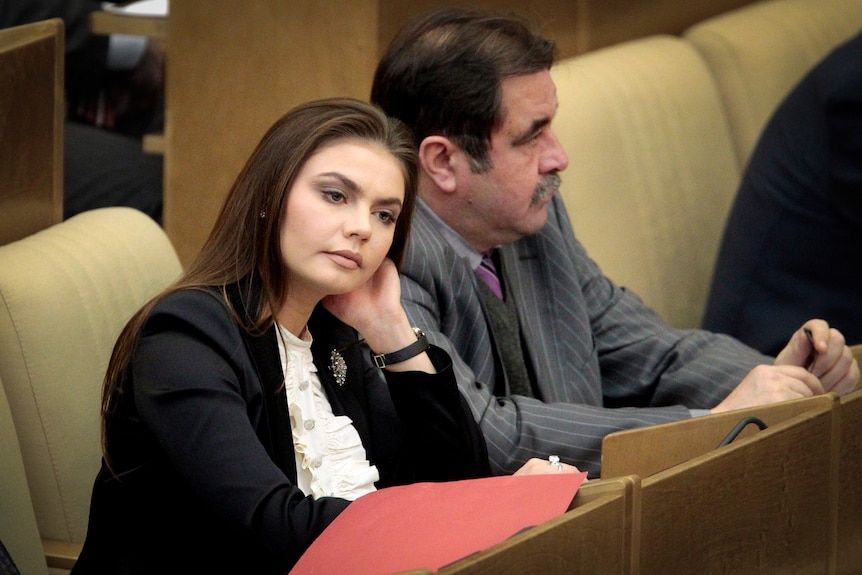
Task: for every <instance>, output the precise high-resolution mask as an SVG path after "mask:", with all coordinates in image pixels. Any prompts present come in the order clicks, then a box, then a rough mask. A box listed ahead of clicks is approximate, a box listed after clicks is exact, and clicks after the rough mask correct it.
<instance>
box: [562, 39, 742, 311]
mask: <svg viewBox="0 0 862 575" xmlns="http://www.w3.org/2000/svg"><path fill="white" fill-rule="evenodd" d="M552 74H553V77H554V80H555V82H556V85H557V97H558V99H559V110H558V114H557V118H556V119H555V120H554V130H555V133H556V134H557V137H558V138H559V139H560V141H561V143H562V145H563V147H564V148H565V149H566V151H567V152H568V155H569V167H568V169H567V170H566V171H565V172H563V174H562V177H563V183H562V188H561V191H562V195H563V198H564V200H565V202H566V206H567V208H568V210H569V215H570V216H571V219H572V225H573V227H574V230H575V234H576V235H577V236H578V238H579V239H580V240H581V242H583V244H584V245H585V246H586V248H587V250H588V251H589V253H590V255H591V256H592V257H593V258H594V259H595V260H596V261H597V262H598V263H599V265H600V266H601V267H602V269H603V270H604V271H605V273H606V274H607V275H608V276H609V277H610V278H611V279H613V280H615V281H616V282H617V283H619V284H621V285H623V286H626V287H628V288H631V289H632V290H633V291H635V292H636V293H637V294H638V295H640V296H641V297H642V298H643V299H644V300H645V301H646V303H647V304H648V305H650V306H651V307H652V308H653V309H655V310H656V311H657V312H658V313H659V314H660V315H661V316H662V317H663V318H664V319H665V320H666V321H668V322H669V323H670V324H672V325H675V326H679V327H696V326H698V325H700V319H701V315H702V313H703V308H704V305H705V302H706V295H707V289H708V287H709V282H710V279H711V275H712V269H713V264H714V261H715V257H716V253H717V251H718V242H719V239H720V236H721V232H722V229H723V228H724V222H725V218H726V216H727V212H728V211H729V209H730V204H731V201H732V199H733V195H734V193H735V192H736V187H737V185H738V181H739V177H740V174H739V169H738V167H737V164H736V158H735V155H734V150H733V145H732V143H731V139H730V132H729V129H728V125H727V118H726V116H725V114H724V108H723V107H722V104H721V100H720V98H719V95H718V91H717V90H716V88H715V84H714V83H713V81H712V78H711V77H710V75H709V70H708V69H707V67H706V65H705V63H704V61H703V59H702V58H701V57H700V55H699V54H698V53H697V52H696V51H695V49H694V48H693V47H692V46H691V45H690V44H689V43H687V42H685V41H683V40H682V39H680V38H677V37H672V36H652V37H648V38H645V39H641V40H635V41H630V42H626V43H623V44H618V45H616V46H612V47H609V48H605V49H602V50H598V51H595V52H591V53H587V54H585V55H582V56H577V57H574V58H571V59H567V60H564V61H562V62H560V63H558V64H557V65H556V66H555V67H554V68H553V69H552Z"/></svg>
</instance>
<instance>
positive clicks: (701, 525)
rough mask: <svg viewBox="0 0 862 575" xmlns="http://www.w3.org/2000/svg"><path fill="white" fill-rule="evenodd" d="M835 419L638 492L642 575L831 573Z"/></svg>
mask: <svg viewBox="0 0 862 575" xmlns="http://www.w3.org/2000/svg"><path fill="white" fill-rule="evenodd" d="M836 413H837V410H834V409H828V408H827V409H818V410H812V411H809V412H807V413H804V414H802V415H799V416H797V417H795V418H791V419H788V420H786V421H784V422H782V423H779V424H778V425H775V426H771V427H770V428H769V429H767V430H765V431H761V432H759V433H758V434H756V435H755V436H753V437H750V438H746V439H742V440H737V442H734V443H732V444H731V445H729V446H726V447H722V448H720V449H716V450H714V451H712V452H710V453H708V454H706V455H703V456H701V457H698V458H695V459H692V460H690V461H687V462H685V463H682V464H680V465H678V466H675V467H673V468H671V469H668V470H666V471H663V472H661V473H657V474H655V475H653V476H651V477H648V478H645V479H643V481H642V483H641V495H642V497H641V526H640V528H641V536H640V542H641V546H640V573H641V575H653V574H656V575H664V574H666V573H698V574H701V573H704V574H707V573H716V574H718V573H733V574H735V575H747V574H751V575H755V574H761V573H795V574H798V575H805V574H810V575H825V574H826V573H832V572H833V570H832V569H833V565H834V555H833V546H834V542H835V538H834V536H833V534H834V530H833V529H834V525H835V521H836V515H837V508H836V507H837V505H836V504H837V497H836V495H837V492H838V477H837V465H835V459H836V457H837V450H836V449H835V448H834V447H835V445H836V442H834V441H833V440H834V438H835V435H834V431H835V422H836V419H835V415H836Z"/></svg>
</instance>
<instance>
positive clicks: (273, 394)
mask: <svg viewBox="0 0 862 575" xmlns="http://www.w3.org/2000/svg"><path fill="white" fill-rule="evenodd" d="M244 337H245V340H246V344H247V346H248V350H249V353H250V355H251V357H252V361H253V362H254V364H255V367H256V369H257V373H258V375H259V377H260V385H261V389H262V396H263V404H264V406H263V407H264V409H263V417H264V418H266V421H265V422H263V424H262V425H259V426H258V437H260V440H261V442H262V443H263V444H264V446H265V447H266V449H267V451H268V452H269V455H270V457H272V459H273V461H275V463H276V465H278V466H279V468H281V470H282V471H284V473H285V474H286V475H287V476H288V477H290V478H291V480H293V481H296V455H295V453H294V450H293V431H292V430H291V429H290V414H289V412H288V409H287V401H286V400H285V398H284V373H283V372H282V370H281V360H280V359H279V357H278V342H277V341H276V339H275V338H276V333H275V325H272V326H270V328H269V329H268V330H266V333H264V334H263V335H261V336H252V335H250V334H245V335H244Z"/></svg>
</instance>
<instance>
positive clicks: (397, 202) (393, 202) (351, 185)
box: [317, 172, 404, 208]
mask: <svg viewBox="0 0 862 575" xmlns="http://www.w3.org/2000/svg"><path fill="white" fill-rule="evenodd" d="M317 177H318V178H321V179H325V178H333V179H336V180H338V181H339V182H341V185H343V186H344V187H345V188H347V189H348V190H349V191H351V192H354V193H362V188H361V187H360V186H359V184H357V183H356V182H354V181H353V180H351V179H350V178H348V177H347V176H345V175H344V174H342V173H341V172H323V173H322V174H318V175H317ZM375 203H377V204H380V205H383V206H397V207H399V208H400V207H401V206H402V205H403V203H404V202H403V201H402V200H401V199H400V198H398V197H395V196H393V197H390V198H381V199H379V200H377V201H376V202H375Z"/></svg>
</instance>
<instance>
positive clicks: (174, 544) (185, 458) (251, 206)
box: [74, 99, 547, 574]
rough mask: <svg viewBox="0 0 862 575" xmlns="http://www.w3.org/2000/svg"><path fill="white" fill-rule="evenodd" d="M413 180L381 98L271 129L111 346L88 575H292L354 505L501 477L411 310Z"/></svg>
mask: <svg viewBox="0 0 862 575" xmlns="http://www.w3.org/2000/svg"><path fill="white" fill-rule="evenodd" d="M415 185H416V159H415V149H414V147H413V143H412V141H411V139H410V136H409V135H408V133H407V132H406V131H405V130H404V128H403V127H402V126H401V125H400V124H398V123H397V122H395V121H393V120H390V119H388V118H387V117H386V116H384V115H383V114H382V113H381V112H379V111H378V110H377V109H376V108H374V107H372V106H371V105H369V104H365V103H362V102H359V101H354V100H345V99H336V100H322V101H317V102H312V103H309V104H306V105H302V106H299V107H298V108H296V109H294V110H292V111H290V112H289V113H288V114H286V115H285V116H284V117H282V118H281V119H280V120H279V121H278V122H277V123H276V124H275V125H274V126H273V127H272V128H271V129H270V130H269V131H268V132H267V134H266V135H265V136H264V137H263V140H262V141H261V142H260V144H259V145H258V147H257V149H256V150H255V151H254V153H253V154H252V156H251V158H250V159H249V160H248V163H247V164H246V166H245V168H244V169H243V171H242V172H241V173H240V175H239V177H238V179H237V181H236V183H235V184H234V186H233V188H232V190H231V191H230V194H229V195H228V197H227V199H226V201H225V204H224V206H223V208H222V211H221V213H220V215H219V217H218V220H217V221H216V224H215V227H214V229H213V231H212V233H211V235H210V237H209V239H208V240H207V242H206V244H205V245H204V246H203V248H202V250H201V252H200V254H199V256H198V257H197V259H196V260H195V261H194V263H192V265H191V266H190V267H189V268H188V270H187V271H186V272H185V274H184V275H183V276H182V277H181V278H180V279H179V281H178V282H177V283H176V284H175V285H174V286H172V287H171V288H170V289H168V290H167V291H166V292H164V293H162V294H161V295H159V296H158V297H156V298H155V299H154V300H153V301H151V302H150V303H149V304H147V305H146V306H145V307H144V308H143V309H141V310H140V311H139V312H138V313H137V314H136V315H135V316H134V317H133V318H132V319H131V320H130V322H129V323H128V325H127V326H126V328H125V329H124V331H123V332H122V334H121V335H120V337H119V339H118V341H117V343H116V346H115V348H114V353H113V356H112V358H111V361H110V365H109V367H108V372H107V375H106V379H105V388H104V394H103V404H102V413H103V444H104V460H103V465H102V469H101V471H100V473H99V475H98V477H97V478H96V482H95V486H94V490H93V497H92V504H91V505H92V506H91V512H90V523H89V530H88V534H87V539H86V542H85V544H84V548H83V551H82V553H81V556H80V559H79V560H78V562H77V564H76V566H75V569H74V573H75V574H85V573H171V572H176V573H183V574H187V573H244V574H248V573H284V572H286V571H288V570H289V569H290V567H291V566H292V565H293V564H294V563H295V562H296V560H297V559H298V557H299V556H300V554H301V553H302V552H303V551H304V550H305V549H306V548H307V547H308V546H309V545H310V543H311V542H312V541H313V540H314V538H315V537H316V536H317V535H318V534H319V533H320V532H321V531H322V530H323V529H324V528H325V527H326V526H327V525H328V524H329V522H330V521H332V519H333V518H334V517H335V516H336V515H337V514H338V513H339V512H340V511H341V510H343V509H344V508H345V506H347V505H348V504H349V501H350V500H353V499H355V498H357V497H359V496H361V495H363V494H365V493H368V492H369V491H372V490H374V489H375V488H378V487H383V486H387V485H397V484H404V483H410V482H415V481H426V480H430V481H434V480H449V479H460V478H470V477H478V476H482V475H487V474H488V473H489V468H488V462H487V454H486V451H485V444H484V442H483V439H482V436H481V434H480V432H479V431H478V429H477V427H476V425H475V423H474V421H473V418H472V416H471V414H470V412H469V409H468V408H467V407H466V404H465V403H464V402H463V401H462V399H461V395H460V393H459V391H458V389H457V387H456V383H455V379H454V376H453V374H452V369H451V363H450V359H449V357H448V355H447V354H446V353H445V352H443V350H441V349H439V348H436V347H434V346H429V345H428V344H427V342H426V340H425V338H424V335H423V334H422V333H421V332H420V331H418V330H414V329H413V327H412V326H411V325H410V324H409V323H408V321H407V316H406V314H405V313H404V310H403V309H402V307H401V303H400V285H399V278H398V272H397V269H396V264H397V263H398V262H399V261H400V258H401V255H402V252H403V250H404V244H405V241H406V238H407V235H408V231H409V227H410V217H411V212H412V208H413V204H414V201H415ZM545 465H547V464H545Z"/></svg>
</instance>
